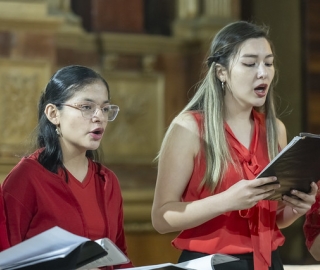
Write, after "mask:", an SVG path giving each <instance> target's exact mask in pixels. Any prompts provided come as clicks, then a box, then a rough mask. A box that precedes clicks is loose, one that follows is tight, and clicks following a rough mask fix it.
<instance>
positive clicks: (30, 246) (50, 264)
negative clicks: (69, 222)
mask: <svg viewBox="0 0 320 270" xmlns="http://www.w3.org/2000/svg"><path fill="white" fill-rule="evenodd" d="M128 261H129V259H128V258H127V257H126V255H125V254H123V253H122V251H121V250H120V249H119V248H118V247H117V246H116V245H115V244H114V243H113V242H112V241H111V240H110V239H108V238H102V239H99V240H96V241H93V240H90V239H88V238H85V237H82V236H78V235H75V234H72V233H70V232H68V231H66V230H63V229H62V228H59V227H53V228H51V229H49V230H47V231H45V232H42V233H40V234H38V235H36V236H34V237H32V238H30V239H27V240H25V241H23V242H21V243H19V244H17V245H15V246H12V247H11V248H9V249H6V250H4V251H2V252H0V270H14V269H20V270H22V269H23V270H43V269H46V270H57V269H59V270H74V269H79V270H80V269H81V270H85V269H92V268H97V267H101V266H107V265H117V264H123V263H126V262H128Z"/></svg>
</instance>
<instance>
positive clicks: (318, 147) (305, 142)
mask: <svg viewBox="0 0 320 270" xmlns="http://www.w3.org/2000/svg"><path fill="white" fill-rule="evenodd" d="M268 176H276V177H277V182H278V183H280V185H281V187H280V188H279V189H277V190H276V192H275V193H274V194H272V195H271V196H269V197H268V198H267V200H281V199H282V196H283V195H288V196H291V197H292V196H293V195H292V194H291V193H290V192H291V190H292V189H296V190H299V191H302V192H305V193H309V192H310V190H311V187H310V184H311V183H312V182H317V181H318V180H320V135H316V134H311V133H300V135H299V136H296V137H294V138H293V139H292V140H291V141H290V143H289V144H288V145H287V146H286V147H285V148H284V149H283V150H282V151H281V152H280V153H279V154H278V155H277V156H276V157H275V158H274V159H273V160H272V161H271V162H270V163H269V165H268V166H266V168H265V169H264V170H263V171H262V172H261V173H260V174H259V175H258V176H257V178H261V177H268Z"/></svg>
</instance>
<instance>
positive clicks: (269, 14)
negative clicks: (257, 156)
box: [252, 0, 304, 140]
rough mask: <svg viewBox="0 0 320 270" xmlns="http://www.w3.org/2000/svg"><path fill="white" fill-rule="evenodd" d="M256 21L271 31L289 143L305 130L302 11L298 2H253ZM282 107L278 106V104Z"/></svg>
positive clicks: (288, 0) (256, 0) (277, 0)
mask: <svg viewBox="0 0 320 270" xmlns="http://www.w3.org/2000/svg"><path fill="white" fill-rule="evenodd" d="M252 4H253V14H254V17H253V20H254V21H256V22H259V23H265V24H267V25H269V26H270V28H271V32H270V35H271V38H272V40H273V43H274V45H275V50H276V55H277V63H278V69H279V82H278V85H277V87H276V90H277V92H278V93H279V95H280V97H281V106H280V112H282V115H281V117H280V118H281V120H282V121H283V122H284V123H285V125H286V126H287V132H288V139H289V140H290V139H291V138H292V137H294V136H296V135H298V134H299V132H301V131H302V130H303V121H304V119H302V118H303V104H302V102H301V100H302V91H303V89H302V74H301V70H302V69H301V65H302V47H301V44H302V42H301V38H302V37H301V29H300V25H301V11H300V1H299V0H281V1H279V0H268V1H265V0H254V1H252ZM278 103H279V102H278Z"/></svg>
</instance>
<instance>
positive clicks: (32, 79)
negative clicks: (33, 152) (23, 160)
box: [0, 59, 50, 157]
mask: <svg viewBox="0 0 320 270" xmlns="http://www.w3.org/2000/svg"><path fill="white" fill-rule="evenodd" d="M49 67H50V66H49V65H48V64H47V63H35V62H22V61H21V62H20V61H10V60H4V59H1V60H0V86H1V89H0V91H1V95H0V102H1V104H2V106H1V108H0V111H1V113H0V130H1V132H0V157H1V156H10V155H12V154H16V153H17V152H21V151H23V150H24V149H22V148H23V146H22V143H24V141H25V139H26V136H28V135H29V134H30V133H31V132H32V130H33V129H34V128H35V126H36V123H37V102H38V98H39V95H40V92H41V91H42V89H43V87H44V86H45V83H46V81H47V80H48V79H49V72H50V68H49Z"/></svg>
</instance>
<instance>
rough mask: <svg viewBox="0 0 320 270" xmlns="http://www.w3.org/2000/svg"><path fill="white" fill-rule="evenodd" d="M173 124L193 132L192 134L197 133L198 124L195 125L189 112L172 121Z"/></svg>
mask: <svg viewBox="0 0 320 270" xmlns="http://www.w3.org/2000/svg"><path fill="white" fill-rule="evenodd" d="M173 124H174V125H178V126H181V127H184V128H186V129H187V130H190V131H193V132H198V124H197V122H196V120H195V118H194V116H193V115H192V114H191V113H189V112H185V113H182V114H179V115H178V116H177V117H176V118H175V119H174V120H173Z"/></svg>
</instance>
